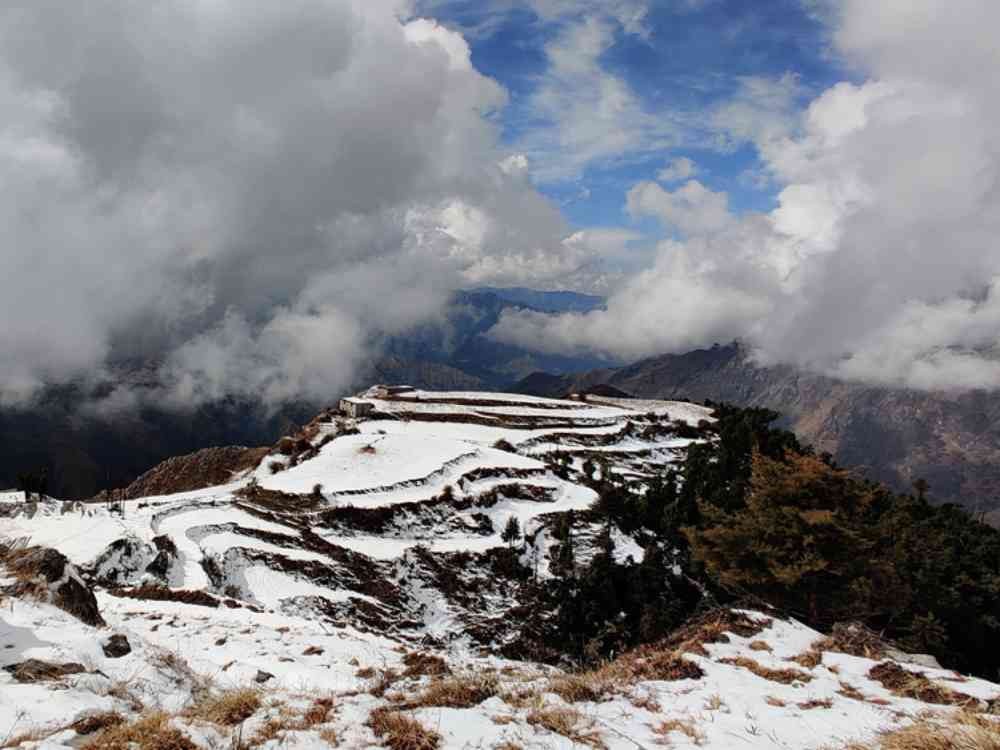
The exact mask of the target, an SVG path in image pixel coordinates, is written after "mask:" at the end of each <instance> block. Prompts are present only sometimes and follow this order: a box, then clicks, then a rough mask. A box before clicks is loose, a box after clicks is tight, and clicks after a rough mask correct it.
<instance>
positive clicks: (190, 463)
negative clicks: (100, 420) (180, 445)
mask: <svg viewBox="0 0 1000 750" xmlns="http://www.w3.org/2000/svg"><path fill="white" fill-rule="evenodd" d="M267 453H268V449H267V448H243V447H240V446H232V445H231V446H226V447H224V448H205V449H203V450H200V451H196V452H194V453H189V454H187V455H186V456H175V457H174V458H168V459H167V460H166V461H163V462H162V463H160V464H157V465H156V466H154V467H153V468H152V469H150V470H149V471H147V472H146V473H145V474H143V475H142V476H141V477H139V478H138V479H136V480H135V481H134V482H132V484H130V485H129V486H128V487H126V488H125V499H126V500H136V499H138V498H141V497H150V496H153V495H169V494H172V493H175V492H190V491H191V490H200V489H202V488H204V487H212V486H214V485H217V484H225V483H226V482H228V481H230V480H231V479H232V477H233V474H236V473H239V472H241V471H246V470H247V469H252V468H253V467H255V466H256V465H257V464H258V463H260V460H261V459H262V458H263V457H264V456H266V455H267Z"/></svg>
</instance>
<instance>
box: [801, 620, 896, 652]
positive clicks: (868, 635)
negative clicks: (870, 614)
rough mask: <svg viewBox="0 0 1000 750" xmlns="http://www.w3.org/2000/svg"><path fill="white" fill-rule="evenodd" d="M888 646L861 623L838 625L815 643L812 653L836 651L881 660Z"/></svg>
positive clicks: (880, 637)
mask: <svg viewBox="0 0 1000 750" xmlns="http://www.w3.org/2000/svg"><path fill="white" fill-rule="evenodd" d="M888 647H889V644H888V643H887V642H886V641H885V640H884V639H883V638H882V636H880V635H879V634H878V633H876V632H875V631H874V630H871V629H870V628H867V627H865V626H864V625H862V624H861V623H857V622H849V623H838V624H837V625H834V626H833V632H831V633H830V635H828V636H827V637H825V638H823V639H821V640H819V641H816V643H814V644H813V645H812V648H811V649H810V650H812V651H837V652H839V653H842V654H850V655H851V656H862V657H864V658H865V659H881V658H882V657H883V656H885V653H886V650H887V648H888Z"/></svg>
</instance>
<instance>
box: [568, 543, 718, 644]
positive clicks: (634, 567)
mask: <svg viewBox="0 0 1000 750" xmlns="http://www.w3.org/2000/svg"><path fill="white" fill-rule="evenodd" d="M596 541H597V551H596V554H595V555H594V556H593V558H592V559H591V561H590V564H588V565H587V566H585V567H583V568H582V569H580V570H579V571H578V572H577V575H575V576H574V575H568V576H565V577H564V578H563V579H562V580H561V581H560V582H559V584H558V587H557V596H558V601H559V607H558V610H557V614H556V622H555V627H556V632H557V633H558V634H559V637H560V638H562V639H563V641H564V644H563V647H564V649H565V648H568V649H569V651H570V652H571V653H572V655H574V656H575V657H576V658H578V659H580V660H582V661H587V662H593V661H597V660H599V659H604V658H608V657H610V656H611V655H613V654H616V653H620V652H621V651H622V650H624V649H627V648H630V647H632V646H636V645H639V644H640V643H646V642H649V641H653V640H656V639H658V638H662V637H664V636H666V635H667V634H668V633H669V632H670V631H671V630H672V629H674V628H676V627H678V626H679V625H680V624H681V623H683V622H684V620H686V619H687V618H688V617H689V616H690V615H691V613H692V612H693V611H694V609H695V607H696V606H697V604H698V602H699V601H700V600H701V597H702V592H701V591H700V589H698V588H697V586H695V585H694V584H693V583H692V582H691V581H689V580H687V579H685V578H683V577H679V576H675V575H673V574H672V573H671V572H670V570H669V568H671V567H672V565H668V562H667V560H666V558H665V554H664V552H663V550H662V549H661V548H660V547H659V546H653V547H648V548H647V549H646V556H645V558H644V559H643V561H642V563H639V564H636V563H625V564H622V563H618V562H615V557H614V543H613V541H612V538H611V527H610V526H606V527H605V529H604V531H603V532H602V533H601V534H600V536H599V537H598V539H597V540H596Z"/></svg>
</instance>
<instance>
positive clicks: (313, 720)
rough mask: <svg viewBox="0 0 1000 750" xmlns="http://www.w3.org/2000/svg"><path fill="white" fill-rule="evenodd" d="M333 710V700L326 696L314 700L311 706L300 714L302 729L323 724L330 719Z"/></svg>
mask: <svg viewBox="0 0 1000 750" xmlns="http://www.w3.org/2000/svg"><path fill="white" fill-rule="evenodd" d="M332 710H333V698H331V697H329V696H326V697H323V698H316V699H315V700H314V701H313V702H312V705H311V706H309V708H308V709H306V712H305V713H304V714H302V728H303V729H311V728H312V727H314V726H316V725H317V724H324V723H326V721H327V720H328V719H329V718H330V712H331V711H332Z"/></svg>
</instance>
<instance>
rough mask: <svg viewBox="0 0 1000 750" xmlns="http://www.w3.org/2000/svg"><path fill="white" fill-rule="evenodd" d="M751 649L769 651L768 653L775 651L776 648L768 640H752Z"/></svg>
mask: <svg viewBox="0 0 1000 750" xmlns="http://www.w3.org/2000/svg"><path fill="white" fill-rule="evenodd" d="M750 650H751V651H767V652H768V653H771V652H772V651H774V649H773V648H771V646H770V644H768V642H767V641H751V642H750Z"/></svg>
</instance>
